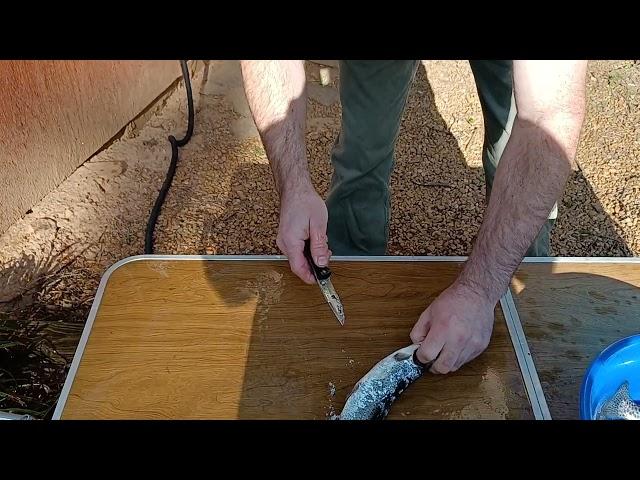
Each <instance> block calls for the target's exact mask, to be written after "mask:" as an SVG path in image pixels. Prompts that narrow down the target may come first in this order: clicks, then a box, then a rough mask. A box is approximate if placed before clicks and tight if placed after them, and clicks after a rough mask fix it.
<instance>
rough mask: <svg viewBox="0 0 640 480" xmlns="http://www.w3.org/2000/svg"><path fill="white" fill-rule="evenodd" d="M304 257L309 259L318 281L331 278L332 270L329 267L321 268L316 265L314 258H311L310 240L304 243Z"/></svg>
mask: <svg viewBox="0 0 640 480" xmlns="http://www.w3.org/2000/svg"><path fill="white" fill-rule="evenodd" d="M304 256H305V257H307V261H308V262H309V266H310V267H311V269H312V270H313V272H314V273H315V276H316V278H317V279H318V280H326V279H327V278H329V277H330V276H331V270H330V269H329V267H319V266H318V265H316V262H314V261H313V257H312V256H311V242H310V240H309V239H307V240H306V241H305V242H304Z"/></svg>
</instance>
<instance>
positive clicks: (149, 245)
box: [144, 60, 194, 254]
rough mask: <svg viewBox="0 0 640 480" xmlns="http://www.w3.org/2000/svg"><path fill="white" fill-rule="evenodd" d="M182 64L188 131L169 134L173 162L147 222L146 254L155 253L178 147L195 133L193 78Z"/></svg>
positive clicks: (183, 144) (183, 61)
mask: <svg viewBox="0 0 640 480" xmlns="http://www.w3.org/2000/svg"><path fill="white" fill-rule="evenodd" d="M180 66H181V67H182V77H183V78H184V85H185V88H186V89H187V107H188V110H189V120H188V124H187V133H186V134H185V136H184V138H182V139H181V140H177V139H176V137H174V136H173V135H170V136H169V143H171V163H170V164H169V170H167V175H166V176H165V178H164V183H163V184H162V188H161V189H160V193H158V198H156V203H155V205H154V206H153V209H152V210H151V215H150V216H149V221H148V222H147V231H146V233H145V237H144V253H145V254H150V253H153V232H154V231H155V228H156V222H157V221H158V216H159V215H160V210H161V209H162V204H163V203H164V199H165V198H166V196H167V192H168V191H169V188H170V187H171V182H173V176H174V175H175V173H176V166H177V165H178V147H184V146H185V145H186V144H187V143H189V140H190V139H191V135H192V134H193V119H194V112H193V94H192V92H191V80H190V78H189V69H188V67H187V61H186V60H180Z"/></svg>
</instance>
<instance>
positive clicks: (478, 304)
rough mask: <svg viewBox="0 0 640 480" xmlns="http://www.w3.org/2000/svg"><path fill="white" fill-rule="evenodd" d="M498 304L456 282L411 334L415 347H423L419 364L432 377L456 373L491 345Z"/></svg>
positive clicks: (442, 294) (418, 354) (424, 314)
mask: <svg viewBox="0 0 640 480" xmlns="http://www.w3.org/2000/svg"><path fill="white" fill-rule="evenodd" d="M495 306H496V304H495V303H494V302H492V301H490V300H489V299H488V298H487V296H485V295H482V294H479V293H478V292H476V291H474V290H473V289H471V288H469V287H467V286H465V285H462V284H460V283H459V282H455V283H454V284H453V285H451V286H450V287H449V288H447V289H446V290H445V291H444V292H442V293H441V294H440V296H439V297H438V298H436V299H435V300H434V301H433V303H431V305H429V306H428V307H427V309H426V310H425V311H424V312H422V315H420V318H419V319H418V322H417V323H416V325H415V326H414V327H413V330H411V340H412V341H413V343H421V345H420V348H419V349H418V351H417V356H418V360H420V361H421V362H424V363H427V362H430V361H432V360H433V359H435V358H437V360H436V361H435V362H434V363H433V365H432V366H431V372H433V373H442V374H444V373H449V372H455V371H456V370H458V369H459V368H460V367H461V366H462V365H464V364H465V363H467V362H469V361H471V360H473V359H474V358H476V357H477V356H478V355H480V354H481V353H482V352H483V351H484V350H485V349H486V348H487V345H489V340H490V338H491V333H492V331H493V321H494V309H495Z"/></svg>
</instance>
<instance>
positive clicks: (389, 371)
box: [339, 345, 426, 420]
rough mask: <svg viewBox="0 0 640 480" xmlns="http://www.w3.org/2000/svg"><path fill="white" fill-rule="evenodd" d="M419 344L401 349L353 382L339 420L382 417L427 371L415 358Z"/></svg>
mask: <svg viewBox="0 0 640 480" xmlns="http://www.w3.org/2000/svg"><path fill="white" fill-rule="evenodd" d="M418 347H419V345H410V346H408V347H405V348H401V349H400V350H397V351H395V352H393V353H392V354H391V355H389V356H387V357H385V358H384V359H382V360H381V361H379V362H378V363H377V364H376V365H375V366H374V367H373V368H372V369H371V370H370V371H369V372H368V373H367V374H366V375H365V376H364V377H362V378H361V379H360V381H358V383H356V385H355V387H354V388H353V390H352V391H351V393H350V394H349V396H348V397H347V401H346V402H345V405H344V408H343V409H342V412H341V413H340V417H339V420H382V419H384V418H385V417H386V416H387V414H388V413H389V409H390V408H391V404H392V403H393V402H394V401H395V400H396V398H398V396H399V395H400V394H401V393H402V392H403V391H404V390H405V389H406V388H407V387H408V386H409V385H411V384H412V383H413V382H415V381H416V380H417V379H418V378H420V377H421V376H422V374H423V373H424V372H425V370H426V365H422V364H420V363H419V362H418V361H417V360H415V359H414V353H415V351H416V350H417V349H418Z"/></svg>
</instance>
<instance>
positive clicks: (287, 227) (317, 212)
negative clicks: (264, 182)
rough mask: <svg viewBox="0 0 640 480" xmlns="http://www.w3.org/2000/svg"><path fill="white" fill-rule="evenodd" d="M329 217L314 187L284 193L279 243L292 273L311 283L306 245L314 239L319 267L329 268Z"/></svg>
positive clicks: (313, 278)
mask: <svg viewBox="0 0 640 480" xmlns="http://www.w3.org/2000/svg"><path fill="white" fill-rule="evenodd" d="M327 218H328V215H327V206H326V205H325V203H324V201H323V200H322V198H320V195H318V193H317V192H316V191H315V190H314V188H313V186H311V185H305V186H296V187H295V188H293V189H289V190H288V191H286V192H283V194H282V197H281V201H280V225H279V226H278V237H277V239H276V243H277V244H278V248H279V249H280V250H282V252H283V253H284V254H285V255H286V256H287V258H288V259H289V265H290V266H291V271H292V272H293V273H295V274H296V275H297V276H298V277H300V278H301V279H302V281H304V282H306V283H309V284H312V283H315V281H316V280H315V277H314V276H313V272H312V271H311V268H310V267H309V263H308V262H307V259H306V257H305V256H304V244H305V241H306V240H307V239H310V240H311V242H310V244H311V256H312V257H313V260H314V262H315V263H316V265H318V266H320V267H324V266H327V265H328V263H329V258H330V257H331V251H330V250H329V246H328V245H327Z"/></svg>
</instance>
